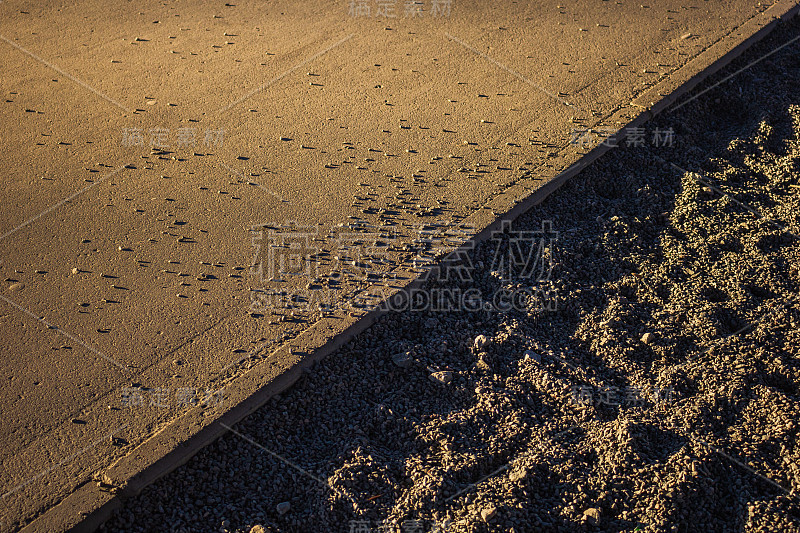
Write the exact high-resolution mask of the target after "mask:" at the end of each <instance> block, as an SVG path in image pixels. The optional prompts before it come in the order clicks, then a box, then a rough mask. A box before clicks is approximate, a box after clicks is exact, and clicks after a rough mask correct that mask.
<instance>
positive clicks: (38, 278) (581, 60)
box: [0, 0, 786, 530]
mask: <svg viewBox="0 0 800 533" xmlns="http://www.w3.org/2000/svg"><path fill="white" fill-rule="evenodd" d="M422 4H423V9H428V10H429V12H428V13H423V14H422V15H419V16H417V15H416V13H411V14H408V16H406V15H407V13H405V9H406V6H405V4H402V5H401V4H400V3H398V4H397V7H398V10H399V11H400V13H398V16H397V17H396V18H392V19H389V18H386V17H381V16H378V14H377V13H375V12H373V13H372V14H371V15H369V16H355V15H356V14H355V13H352V14H351V13H349V12H348V10H349V7H350V6H349V4H348V3H347V2H338V1H337V2H317V1H313V2H312V1H307V2H276V3H262V2H253V3H244V2H238V1H237V2H227V3H202V4H201V3H179V2H178V3H167V4H164V3H162V2H155V1H145V2H138V3H135V4H133V3H131V4H125V5H120V6H117V5H114V6H111V5H107V3H105V2H100V1H98V0H86V1H79V2H77V3H71V4H64V5H60V4H59V5H57V4H55V3H50V2H45V3H37V4H35V5H20V4H18V3H16V2H12V1H5V2H3V3H0V12H1V13H0V15H2V17H1V18H0V37H1V39H0V40H1V41H2V42H0V49H2V52H0V54H2V55H0V65H1V66H2V69H3V76H2V79H1V80H0V90H2V93H3V99H2V102H0V116H2V118H1V119H0V138H2V140H3V155H2V163H3V165H2V172H3V174H2V175H3V186H4V187H3V193H2V194H3V201H2V202H1V203H0V221H2V229H0V260H1V262H0V279H2V280H3V281H2V282H0V283H2V284H1V285H0V297H2V298H1V299H0V309H2V312H1V313H0V320H2V324H1V325H0V331H2V349H3V354H2V358H0V365H2V366H1V367H0V375H2V376H3V382H2V383H3V385H2V387H0V405H2V411H3V419H4V421H5V423H4V425H3V429H2V431H1V432H0V442H2V452H0V461H2V465H3V468H2V471H0V487H2V492H3V495H2V497H3V505H2V507H0V509H1V510H0V527H2V528H3V530H15V529H17V528H18V527H19V526H21V525H24V524H25V523H27V522H28V521H30V520H31V519H33V518H34V517H36V516H40V515H41V514H42V513H44V512H45V511H47V510H48V509H49V508H51V507H52V506H53V505H55V504H57V503H58V502H60V501H63V500H64V498H65V497H67V496H68V495H70V494H76V493H78V492H80V491H89V492H91V491H94V492H93V493H91V494H93V495H94V496H93V497H96V498H98V499H100V498H108V496H109V494H114V493H117V492H119V491H123V492H124V491H128V492H136V489H137V488H138V486H135V484H132V483H131V476H133V475H134V474H135V473H136V472H138V471H139V470H141V469H142V468H144V467H145V466H150V465H152V463H153V462H154V461H156V460H157V459H159V458H160V457H163V456H165V454H167V453H168V452H170V451H174V450H179V449H180V448H181V446H182V443H183V442H185V441H186V440H187V439H189V438H190V437H192V436H193V435H195V434H197V433H198V432H199V431H200V429H202V428H207V427H208V426H209V425H210V424H211V422H212V421H218V420H219V419H220V417H221V416H223V414H224V413H226V412H228V411H227V410H228V409H230V408H231V407H232V406H234V405H237V404H240V402H242V401H244V400H245V399H247V398H248V397H249V395H251V394H252V393H253V392H254V391H256V390H258V389H259V388H260V387H261V386H263V385H264V384H265V383H267V382H270V381H271V380H273V379H277V378H278V377H280V376H282V375H285V373H286V372H288V371H289V370H291V369H292V368H293V367H295V366H296V364H297V363H299V362H300V361H301V360H302V359H303V358H304V357H305V355H307V354H308V353H310V352H313V351H314V350H315V349H316V348H317V347H318V346H321V345H322V344H324V343H325V342H326V341H327V340H328V339H330V338H331V337H333V336H335V335H336V334H338V333H341V332H342V331H344V330H345V329H346V328H347V327H349V326H350V325H352V324H354V323H356V321H357V320H358V319H359V317H361V316H363V315H364V314H365V313H366V311H367V310H368V309H369V304H370V303H371V301H375V300H376V299H380V298H381V297H384V296H386V295H390V294H392V293H393V292H394V291H397V290H398V288H399V287H402V286H403V285H404V284H406V283H408V282H410V281H411V280H412V279H413V277H414V276H416V275H417V274H418V272H419V269H417V270H416V271H414V270H413V269H412V267H413V266H414V264H415V260H419V259H424V260H426V261H428V260H435V259H436V257H437V253H436V252H437V251H436V250H433V251H431V250H430V249H424V248H425V247H424V246H423V247H422V248H423V249H420V246H419V241H420V239H424V237H425V236H426V235H427V234H428V233H429V232H432V231H434V232H442V231H445V230H448V229H453V228H457V229H458V231H457V232H456V234H455V235H454V236H452V239H455V240H458V239H459V238H460V239H462V240H463V239H465V238H466V237H468V236H469V235H470V234H471V233H470V232H472V231H477V230H480V229H482V228H483V227H485V226H486V225H488V224H490V223H491V222H493V221H494V220H495V218H496V216H497V215H500V214H502V213H505V212H506V211H508V210H509V209H511V208H512V207H513V206H514V205H515V203H516V202H518V201H519V200H521V199H523V198H525V197H527V196H529V195H530V194H531V193H532V192H534V191H536V190H537V189H539V188H540V187H542V186H543V185H545V184H546V183H547V182H548V181H549V180H551V179H553V178H554V177H555V176H556V175H558V174H559V172H561V171H562V170H564V169H566V168H567V167H569V166H570V165H571V164H573V163H575V162H576V161H578V160H579V159H580V158H581V157H582V156H583V155H584V154H585V153H587V152H588V151H589V150H591V149H592V148H593V147H594V146H595V145H596V144H597V142H598V139H596V138H595V139H592V140H588V141H587V142H586V143H574V142H572V141H573V140H574V139H573V137H574V134H575V132H576V130H577V131H580V130H584V131H586V130H589V129H592V130H593V131H599V132H605V133H608V132H610V131H614V130H616V129H617V128H619V127H620V126H622V125H624V124H627V123H628V122H629V121H630V120H632V119H633V118H635V117H637V116H639V117H641V116H643V115H645V114H646V112H645V110H644V109H643V108H642V107H640V106H637V105H634V104H632V103H631V102H633V101H637V102H638V101H639V100H638V99H641V98H644V99H645V100H647V99H648V98H650V96H651V93H653V92H655V93H659V92H664V91H666V93H665V94H668V93H669V92H671V90H672V88H673V87H672V86H671V85H670V83H669V82H670V80H672V79H673V78H675V79H684V78H685V77H686V76H685V75H686V73H687V71H688V72H689V73H690V74H691V73H696V72H695V71H694V69H696V68H698V64H695V63H692V61H693V60H694V59H696V58H698V57H703V56H702V54H704V53H706V52H709V51H711V52H709V53H710V55H711V57H716V55H715V54H716V52H714V50H717V48H718V47H719V46H720V43H725V42H731V40H732V41H733V42H739V41H740V40H743V39H744V38H745V37H746V36H747V35H748V33H747V32H750V33H754V32H755V31H757V29H758V28H755V27H751V26H747V23H748V21H753V20H761V19H757V17H758V16H759V15H760V14H763V13H767V14H769V13H770V11H769V5H770V4H768V3H765V2H754V1H737V2H724V3H723V2H713V3H712V2H701V1H696V0H695V1H689V2H677V1H668V2H659V3H658V5H644V4H639V3H626V2H619V3H616V2H602V1H599V2H592V3H584V2H571V3H568V2H562V3H558V2H532V3H508V4H503V5H494V4H490V3H470V4H468V3H466V2H465V3H464V4H463V5H462V4H460V3H455V2H454V3H453V4H452V7H451V8H452V12H451V13H449V14H448V15H447V16H444V15H443V14H442V16H438V17H434V16H433V13H432V12H430V9H431V6H430V2H428V4H426V3H425V2H423V3H422ZM784 4H786V2H782V3H779V5H780V6H784ZM412 7H413V5H412ZM373 9H375V7H374V6H373ZM781 9H782V8H781ZM778 12H781V11H780V9H776V13H778ZM412 15H413V16H412ZM767 18H768V17H767ZM743 25H744V26H743ZM742 28H746V31H745V35H744V36H739V35H738V34H737V33H736V32H737V31H744V30H742ZM726 37H727V38H728V39H727V40H726ZM702 68H705V67H704V66H702ZM645 105H647V104H645ZM648 133H649V134H652V130H649V131H648ZM613 187H614V185H613V184H608V185H606V188H607V189H609V190H613ZM578 205H580V206H582V207H584V208H586V209H588V208H589V204H586V203H585V202H584V201H579V202H578ZM578 213H582V211H578V212H576V215H575V217H576V218H575V221H574V222H573V223H572V225H571V226H570V227H573V226H574V227H577V228H580V227H581V226H580V225H579V224H578V220H579V218H578ZM301 231H305V232H306V233H307V237H308V240H307V241H306V248H302V247H301V249H300V250H301V251H300V252H299V253H296V252H293V251H292V250H295V249H294V248H292V247H291V246H290V245H287V244H286V243H285V242H284V241H282V240H281V239H284V238H286V234H291V235H296V234H297V233H298V232H301ZM426 232H428V233H426ZM445 248H446V246H445ZM310 249H313V250H314V252H313V254H311V253H308V250H310ZM439 252H441V250H439ZM298 255H299V257H301V258H302V261H299V262H298V261H296V259H297V257H298ZM438 255H441V253H439V254H438ZM584 255H586V254H585V253H584ZM417 266H419V265H417ZM601 270H603V271H604V269H601ZM371 290H376V291H377V292H376V294H374V295H373V296H375V298H372V299H370V298H366V295H367V294H368V292H369V291H371ZM320 304H321V305H320ZM395 329H396V328H395ZM454 333H455V331H454ZM293 341H294V342H295V344H294V345H292V344H291V342H293ZM658 342H660V341H659V340H656V341H654V343H653V344H650V345H652V346H656V345H657V343H658ZM440 371H442V372H445V373H444V374H440V373H437V374H436V377H437V378H438V379H439V382H440V383H442V384H444V385H446V386H451V385H455V384H456V383H457V382H458V379H457V376H456V375H455V374H447V373H446V372H447V370H446V369H442V370H437V371H436V372H440ZM426 379H427V377H426ZM427 383H428V382H426V384H427ZM431 383H432V382H431ZM329 393H330V394H332V395H333V394H334V392H333V391H329ZM176 428H177V429H176ZM159 439H161V440H159ZM132 487H133V488H132ZM191 492H192V491H190V493H191ZM91 494H90V495H91ZM370 497H371V496H370ZM370 501H375V502H378V503H380V502H379V499H375V500H370ZM378 503H376V505H377V504H378ZM71 506H72V503H68V504H67V505H65V506H64V507H62V509H61V510H62V511H63V512H64V513H65V514H66V515H69V518H68V520H77V518H75V516H77V514H78V512H77V511H74V512H73V511H71V508H72V507H71ZM292 508H293V509H296V508H297V506H296V505H294V506H293V507H292ZM283 510H285V509H283ZM291 512H292V511H289V512H286V513H284V514H283V515H282V516H285V517H291V516H292V514H291ZM70 513H71V514H70ZM32 527H33V528H34V529H35V527H36V526H35V525H34V526H32ZM54 527H55V526H54Z"/></svg>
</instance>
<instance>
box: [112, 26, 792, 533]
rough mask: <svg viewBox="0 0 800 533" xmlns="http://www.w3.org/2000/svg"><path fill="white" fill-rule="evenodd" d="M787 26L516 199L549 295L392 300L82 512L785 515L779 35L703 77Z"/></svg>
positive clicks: (141, 521) (414, 523) (565, 525)
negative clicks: (491, 301) (246, 408)
mask: <svg viewBox="0 0 800 533" xmlns="http://www.w3.org/2000/svg"><path fill="white" fill-rule="evenodd" d="M798 37H800V22H799V21H797V19H795V21H794V22H792V23H791V24H787V25H784V26H783V27H782V28H780V29H779V30H778V31H776V32H774V33H773V34H771V35H770V36H769V37H768V38H767V39H766V40H765V41H764V42H762V43H760V44H758V45H756V46H755V47H753V48H752V49H751V50H749V51H748V52H747V53H746V54H745V56H743V57H741V58H740V59H739V60H737V61H736V62H734V63H733V64H732V65H730V66H729V67H728V68H726V69H725V70H723V71H722V72H720V73H719V74H718V75H717V76H715V77H713V78H711V79H710V80H708V81H707V82H706V83H704V84H703V85H702V86H701V87H700V88H698V90H697V91H695V94H697V93H700V92H701V91H706V90H707V89H710V90H708V92H706V93H705V94H703V95H702V96H700V97H699V98H697V99H694V100H692V101H690V102H689V103H687V104H686V105H683V106H682V107H681V108H680V109H679V110H677V111H675V112H671V113H665V114H664V115H662V116H660V117H658V118H657V119H656V120H655V121H653V122H651V123H649V124H648V126H647V128H648V131H651V129H652V128H663V129H668V128H673V129H674V130H675V138H674V144H672V145H671V146H661V147H655V146H652V145H651V144H649V143H647V144H645V145H642V146H638V145H637V144H635V143H634V144H632V145H630V146H627V145H624V144H623V146H621V147H620V148H617V149H616V150H615V151H614V152H613V153H611V154H608V155H606V156H604V157H603V158H602V159H601V160H600V161H598V162H596V163H595V164H593V165H592V166H591V167H589V168H587V169H586V170H585V171H584V172H582V173H581V174H580V175H579V176H577V177H576V178H574V179H573V180H571V181H570V182H568V183H567V184H566V185H565V186H564V187H563V188H562V189H560V190H559V191H557V192H556V193H555V194H553V195H552V196H550V197H549V198H548V199H547V200H546V201H545V202H544V203H543V204H542V205H540V206H538V207H536V208H534V209H532V210H531V211H530V212H528V213H527V214H525V215H524V216H523V217H521V218H520V219H518V220H517V221H515V223H514V228H515V229H516V230H522V231H536V230H537V229H538V228H540V227H541V224H542V222H543V221H551V223H552V226H553V230H554V231H557V232H558V239H557V240H556V241H555V242H554V243H553V244H552V246H550V248H549V249H550V256H551V257H552V272H551V275H550V277H549V279H548V280H547V281H546V282H545V283H544V284H545V285H547V286H548V287H550V288H552V289H554V290H556V291H557V304H558V305H557V309H556V310H555V311H547V310H546V311H541V312H534V313H521V312H517V311H513V312H509V313H497V312H487V313H484V312H398V313H391V314H389V315H387V316H385V317H384V318H383V319H381V320H380V321H379V322H378V323H377V324H376V325H375V326H373V327H372V328H371V329H369V330H368V331H367V332H365V333H364V334H362V335H359V336H358V337H356V338H355V339H353V340H352V341H351V342H350V343H348V345H347V346H346V347H344V348H343V349H341V350H340V351H338V352H337V353H336V354H334V355H332V356H330V357H329V358H327V359H326V360H324V362H323V363H322V364H320V365H318V366H317V367H315V368H314V370H313V371H312V372H310V373H308V374H307V375H306V376H305V377H304V378H303V379H302V380H301V381H300V382H298V383H297V384H296V386H294V387H293V388H292V389H291V390H290V391H288V392H287V393H286V394H284V395H282V396H281V397H278V398H274V399H273V400H271V401H270V402H269V403H268V404H267V405H266V406H265V407H264V408H263V409H261V410H259V411H258V412H257V413H255V414H254V415H253V416H251V417H249V418H247V419H246V420H245V421H243V422H242V423H240V424H237V425H236V426H235V427H234V428H233V430H234V432H232V433H230V434H228V435H226V436H225V437H223V438H222V439H220V440H219V441H218V442H216V443H214V444H213V445H212V446H210V447H209V448H207V449H206V450H204V451H203V452H201V453H200V454H199V455H198V456H196V457H195V458H194V459H193V460H192V461H191V462H190V463H188V464H187V465H186V466H185V467H183V468H181V469H179V470H177V471H176V472H174V473H173V474H171V475H169V476H168V477H166V478H165V479H163V480H161V481H159V482H157V483H156V484H154V485H153V486H152V487H150V488H148V489H146V490H145V491H144V493H143V494H142V495H141V496H140V497H139V498H136V499H134V500H131V501H129V502H128V503H127V504H126V506H125V507H124V509H122V510H121V511H120V512H119V513H118V514H117V515H116V516H115V517H114V519H113V520H112V521H111V522H109V523H108V524H107V526H106V529H105V530H104V531H115V532H116V531H126V532H139V531H175V532H178V531H180V532H190V531H191V532H194V531H198V532H199V531H231V532H233V531H236V532H251V533H258V532H262V531H287V532H288V531H292V532H295V531H296V532H299V531H336V532H338V531H342V532H348V531H349V532H354V531H357V532H366V531H393V532H395V531H397V532H406V531H426V532H427V531H452V532H484V531H498V532H499V531H516V532H527V531H565V532H571V531H615V532H617V531H618V532H623V531H648V532H660V531H709V532H730V531H747V532H755V531H759V532H796V531H798V528H799V527H800V502H799V501H798V496H797V493H798V488H800V467H798V465H800V445H798V430H800V426H799V424H800V420H798V415H800V388H799V387H800V351H798V350H799V349H798V347H800V327H798V326H800V304H799V302H798V296H797V295H798V290H800V271H799V270H798V268H799V267H800V238H798V234H800V233H798V232H800V101H799V100H798V95H800V62H799V61H798V58H799V57H800V43H799V42H795V43H793V44H791V45H790V46H787V47H785V48H784V49H783V50H781V51H779V52H777V53H775V54H773V55H771V56H770V57H769V58H767V59H765V60H763V61H762V62H760V63H759V64H757V65H756V66H753V67H751V68H749V69H747V70H745V71H744V72H741V73H740V74H738V75H737V76H736V77H734V78H732V79H731V80H729V81H726V82H724V83H721V84H719V82H720V81H722V80H724V79H725V78H726V77H727V76H728V75H730V74H733V73H735V72H737V71H738V70H739V69H740V68H743V67H745V66H746V65H748V64H749V63H750V62H752V61H755V60H757V59H759V58H761V57H763V56H764V55H765V54H767V53H769V52H770V51H772V50H775V49H777V48H778V47H780V46H782V45H784V44H786V43H789V42H791V41H793V40H796V39H798ZM718 84H719V85H718ZM686 100H687V98H684V100H683V101H686ZM495 251H496V244H494V243H492V242H487V243H483V244H481V245H479V246H478V247H477V249H476V250H475V251H474V252H473V253H472V254H471V255H470V258H471V260H470V264H472V265H474V266H475V268H474V270H473V274H474V280H473V281H472V282H470V283H457V282H455V281H450V282H441V281H435V280H434V281H431V283H430V284H429V285H428V289H429V291H431V292H432V293H433V292H434V291H437V290H438V291H442V290H450V291H458V290H463V289H465V288H470V287H472V288H474V287H477V288H479V289H481V290H482V291H483V294H493V293H496V292H497V291H499V290H501V289H503V288H506V289H513V288H515V287H517V286H518V285H519V284H520V283H524V282H525V281H524V280H509V281H503V280H502V279H500V277H499V276H498V273H497V272H493V271H492V269H491V263H492V257H493V255H494V253H495ZM447 372H449V373H450V374H449V376H450V379H451V380H450V381H449V382H448V383H446V384H443V383H441V382H440V381H439V382H437V381H434V380H431V379H430V375H431V374H432V373H436V374H438V375H440V376H441V375H442V373H447ZM576 390H577V391H578V392H579V394H577V395H576V394H575V391H576ZM633 391H637V392H636V394H631V393H632V392H633ZM626 394H629V396H626ZM614 395H616V397H615V396H614ZM287 509H288V510H287ZM437 528H439V529H437Z"/></svg>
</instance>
